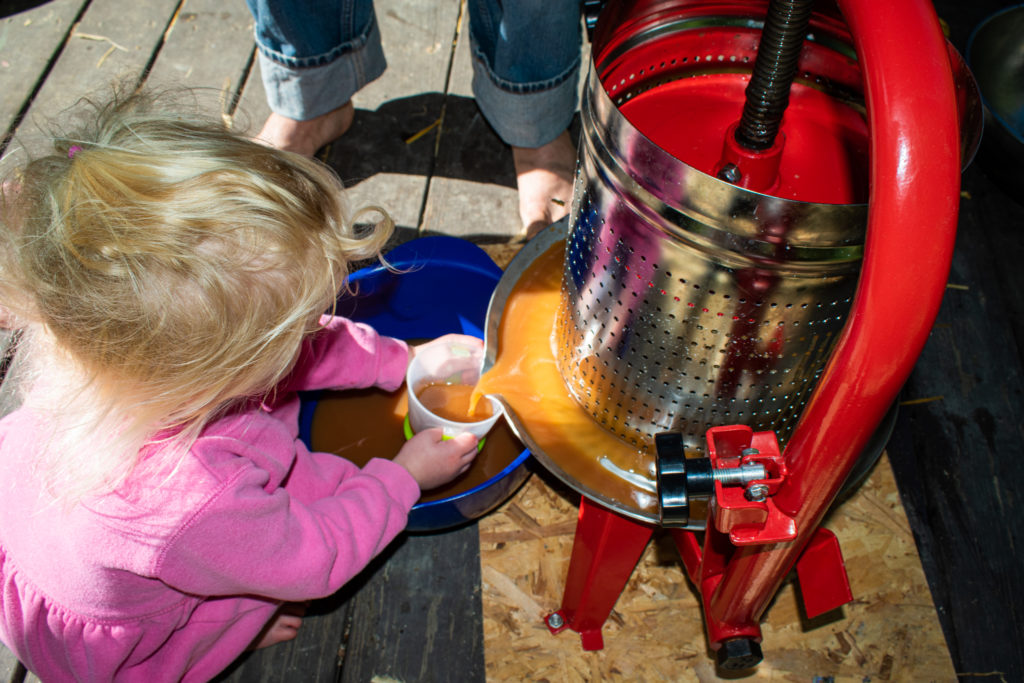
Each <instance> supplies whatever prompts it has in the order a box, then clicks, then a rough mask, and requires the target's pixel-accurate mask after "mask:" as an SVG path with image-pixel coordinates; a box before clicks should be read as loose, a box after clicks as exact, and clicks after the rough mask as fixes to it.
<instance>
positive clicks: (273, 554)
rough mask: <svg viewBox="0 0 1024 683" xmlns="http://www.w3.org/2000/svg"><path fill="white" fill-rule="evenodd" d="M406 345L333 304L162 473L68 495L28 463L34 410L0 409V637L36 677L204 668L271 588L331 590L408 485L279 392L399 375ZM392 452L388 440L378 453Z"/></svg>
mask: <svg viewBox="0 0 1024 683" xmlns="http://www.w3.org/2000/svg"><path fill="white" fill-rule="evenodd" d="M407 354H408V350H407V347H406V345H405V344H404V343H403V342H401V341H398V340H395V339H390V338H387V337H381V336H378V335H377V334H376V333H375V332H374V331H373V330H372V329H370V328H369V327H366V326H364V325H357V324H355V323H352V322H350V321H347V320H344V319H342V318H332V319H330V322H329V324H328V329H327V330H325V331H324V332H322V333H320V334H318V335H316V336H315V337H314V338H313V340H312V342H311V343H309V344H308V345H307V346H306V347H305V348H304V349H303V353H302V356H301V358H300V361H299V365H298V367H297V368H296V370H295V372H294V373H293V374H292V375H291V376H290V378H289V380H288V381H287V382H286V384H287V385H288V387H287V389H288V390H290V393H287V392H285V393H279V395H278V398H277V401H276V403H275V405H273V406H269V407H268V406H263V407H262V408H253V409H250V410H245V411H238V412H236V413H234V414H230V415H228V416H226V417H224V418H222V419H219V420H217V421H216V422H214V423H213V424H211V425H209V427H208V428H207V429H206V430H205V431H204V432H203V434H202V436H201V437H200V438H199V439H198V441H197V442H196V444H195V446H194V447H193V448H192V452H191V457H189V458H186V460H185V462H184V463H183V464H182V465H181V467H180V468H179V469H178V470H177V471H176V472H175V473H174V475H173V478H171V479H170V480H167V479H166V477H161V478H159V479H158V480H157V479H154V480H152V481H145V480H143V481H139V479H140V477H135V478H134V480H133V481H132V482H131V484H130V485H129V486H125V487H123V489H122V490H120V491H118V492H117V493H115V494H110V495H105V496H102V497H97V498H92V499H88V500H87V502H85V503H82V504H78V505H75V506H74V507H72V508H70V509H67V506H62V505H60V504H56V505H55V504H52V501H51V500H49V499H48V497H47V496H46V494H45V493H44V492H43V491H41V487H40V483H39V480H38V477H37V476H36V474H35V472H34V469H33V458H32V457H31V453H32V450H33V448H34V447H35V445H36V444H37V443H39V440H40V439H41V438H45V435H46V434H47V429H46V427H45V425H44V424H42V419H43V418H42V417H41V416H39V415H34V414H32V413H31V412H29V411H27V410H19V411H16V412H14V413H12V414H10V415H8V416H7V417H5V418H4V419H3V420H2V421H0V491H2V493H0V501H2V503H0V587H2V593H0V637H2V640H3V642H4V643H6V644H7V645H8V647H10V648H11V650H13V651H14V653H15V654H16V655H17V656H18V658H19V659H20V660H21V661H22V662H23V663H24V664H25V665H26V666H27V667H28V669H29V670H31V671H33V672H34V673H36V674H37V675H38V676H39V677H40V678H41V679H42V680H44V681H47V682H49V681H70V680H81V681H104V680H112V679H116V680H120V681H145V682H146V683H152V682H153V681H170V680H185V681H205V680H208V679H210V678H211V677H213V676H214V675H216V674H217V673H219V672H220V671H221V670H223V669H224V668H225V667H227V666H228V665H229V664H230V663H231V662H232V661H233V660H234V659H235V658H236V657H238V655H239V654H241V653H242V651H243V650H244V649H245V647H246V646H247V645H248V644H249V643H250V642H251V641H252V640H253V638H254V637H255V636H256V635H257V633H258V632H259V631H260V630H261V629H262V628H263V626H264V625H265V624H266V623H267V622H268V620H269V619H270V618H271V616H272V615H273V613H274V612H275V610H276V609H277V607H278V605H279V604H280V603H281V602H282V601H299V600H308V599H312V598H318V597H323V596H327V595H330V594H332V593H334V592H335V591H337V590H338V588H339V587H341V585H342V584H344V583H345V582H346V581H348V580H349V579H350V578H351V577H352V576H353V575H355V574H356V573H357V572H359V570H361V569H362V568H363V567H364V566H366V564H367V563H368V562H369V561H370V559H371V558H373V557H374V555H376V554H377V553H379V552H380V551H381V550H382V549H383V548H384V547H385V546H386V545H387V544H388V543H389V542H390V541H391V540H392V539H393V538H394V537H395V536H396V535H397V534H398V533H399V532H400V531H401V530H402V528H403V527H404V526H405V523H406V517H407V515H408V512H409V510H410V509H411V507H412V505H413V504H414V503H415V502H416V500H417V499H418V498H419V493H420V492H419V487H418V486H417V484H416V481H415V480H414V479H413V478H412V476H411V475H410V474H409V473H408V472H407V471H406V470H405V469H404V468H402V467H401V466H399V465H396V464H394V463H392V462H391V461H390V460H387V459H374V460H371V461H370V462H369V463H368V464H367V465H366V467H364V468H363V469H362V470H360V469H359V468H357V467H356V466H355V465H353V464H352V463H350V462H348V461H346V460H344V459H343V458H340V457H337V456H335V455H330V454H324V453H311V452H309V450H307V449H306V447H305V446H304V445H303V444H302V442H301V441H299V440H298V438H297V435H298V414H299V401H298V398H297V396H296V394H295V393H294V390H299V389H318V388H327V387H334V388H352V387H365V386H372V385H376V386H380V387H382V388H385V389H389V390H392V389H396V388H398V387H399V386H400V385H401V383H402V380H403V377H404V373H405V369H406V365H407V358H408V355H407ZM381 455H382V456H384V457H390V456H392V455H394V454H392V453H382V454H381Z"/></svg>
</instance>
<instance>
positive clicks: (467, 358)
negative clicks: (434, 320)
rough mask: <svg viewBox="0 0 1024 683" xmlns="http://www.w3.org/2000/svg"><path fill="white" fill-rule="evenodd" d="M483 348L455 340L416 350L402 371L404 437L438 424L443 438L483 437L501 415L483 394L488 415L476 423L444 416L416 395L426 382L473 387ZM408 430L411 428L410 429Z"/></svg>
mask: <svg viewBox="0 0 1024 683" xmlns="http://www.w3.org/2000/svg"><path fill="white" fill-rule="evenodd" d="M483 359H484V350H483V347H482V346H469V345H467V344H464V343H462V342H458V341H445V342H436V343H433V344H430V345H428V346H425V347H424V348H422V349H420V350H418V351H417V353H416V355H415V356H414V357H413V359H412V362H411V363H409V369H408V370H407V371H406V374H405V385H406V391H407V392H408V394H409V418H408V424H407V429H406V436H412V434H414V433H416V432H420V431H423V430H424V429H430V428H431V427H441V428H442V429H443V430H444V436H445V438H451V437H453V436H456V435H458V434H461V433H463V432H471V433H473V434H474V435H476V437H477V439H480V441H481V443H482V442H483V438H484V436H485V435H486V434H487V432H489V431H490V430H491V427H493V426H494V423H496V422H497V421H498V418H500V417H501V415H502V412H503V409H502V406H501V404H500V403H499V402H498V401H497V400H495V399H493V398H491V397H490V396H484V397H483V398H482V399H481V400H486V401H490V402H491V410H492V414H491V416H490V417H489V418H487V419H486V420H480V421H478V422H460V421H455V420H449V419H446V418H444V417H442V416H440V415H437V414H435V413H433V412H431V411H430V410H428V409H427V408H426V406H424V405H423V403H422V402H421V401H420V399H419V397H418V396H417V395H416V393H417V391H419V390H421V389H422V388H423V387H424V386H425V385H428V384H466V385H469V386H475V385H476V383H477V380H478V379H480V368H481V366H482V365H483ZM410 430H411V431H410Z"/></svg>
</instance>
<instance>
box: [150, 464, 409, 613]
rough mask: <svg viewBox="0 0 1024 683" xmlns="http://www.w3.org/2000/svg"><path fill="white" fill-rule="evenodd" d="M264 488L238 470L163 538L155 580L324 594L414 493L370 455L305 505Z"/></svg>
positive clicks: (393, 529)
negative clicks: (172, 533)
mask: <svg viewBox="0 0 1024 683" xmlns="http://www.w3.org/2000/svg"><path fill="white" fill-rule="evenodd" d="M267 482H268V474H267V472H265V471H263V470H261V469H260V468H258V467H255V466H249V467H245V468H243V469H241V470H240V471H239V473H238V474H237V476H235V477H233V478H232V479H231V480H229V481H228V482H226V483H225V485H224V486H223V487H222V489H221V490H220V491H219V492H218V494H217V495H216V496H214V497H213V498H212V499H211V501H210V502H209V503H208V504H207V505H206V506H205V507H204V508H203V509H202V510H200V511H199V512H198V513H197V514H196V515H195V516H194V517H193V518H192V519H191V520H190V521H189V522H188V523H187V524H186V525H185V526H184V527H183V529H182V530H181V531H180V532H179V533H178V534H177V535H176V536H175V537H174V538H173V539H172V540H171V542H170V543H169V544H168V546H167V548H166V549H165V551H164V552H163V553H162V554H161V557H160V558H159V559H158V563H157V567H156V574H157V576H158V577H159V578H160V579H161V580H163V581H165V582H166V583H168V584H169V585H171V586H173V587H175V588H177V589H179V590H182V591H185V592H189V593H195V594H198V595H240V594H256V595H263V596H266V597H270V598H275V599H278V600H285V601H297V600H309V599H314V598H319V597H324V596H327V595H330V594H332V593H334V592H335V591H337V590H338V589H339V588H340V587H341V586H342V585H343V584H344V583H345V582H346V581H348V580H349V579H350V578H352V577H353V576H354V575H355V574H357V573H358V572H359V571H360V570H361V569H362V568H363V567H365V566H366V565H367V563H369V561H370V560H371V559H372V558H373V557H374V556H375V555H377V554H378V553H379V552H380V551H381V550H383V549H384V548H385V546H387V545H388V543H390V542H391V540H392V539H394V537H395V536H397V535H398V533H399V532H400V531H401V530H402V529H403V528H404V527H405V523H406V519H407V516H408V513H409V510H410V509H411V508H412V506H413V504H414V503H415V502H416V500H417V499H418V498H419V494H420V492H419V487H418V486H417V485H416V482H415V480H414V479H413V478H412V477H411V475H409V473H408V472H407V471H406V470H405V469H404V468H403V467H401V466H400V465H396V464H394V463H393V462H391V461H388V460H379V459H374V460H371V461H370V462H369V463H367V465H366V466H365V467H364V468H363V469H362V470H359V469H358V468H357V467H356V466H355V465H351V472H350V473H349V476H347V477H346V478H344V480H343V481H341V482H340V483H339V485H338V488H337V490H336V491H335V493H334V495H331V496H328V497H324V498H320V499H319V500H315V501H312V502H303V501H301V500H299V497H296V496H293V495H291V494H290V493H289V492H288V491H287V490H286V489H282V488H275V489H273V490H271V491H269V492H268V491H267V490H266V489H265V488H264V487H265V486H266V485H267ZM300 497H301V496H300Z"/></svg>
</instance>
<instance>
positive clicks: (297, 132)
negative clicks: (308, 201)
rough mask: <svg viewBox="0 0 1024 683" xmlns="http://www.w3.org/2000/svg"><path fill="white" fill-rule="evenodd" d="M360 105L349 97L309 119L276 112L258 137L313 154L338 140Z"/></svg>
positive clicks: (291, 149)
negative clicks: (300, 119)
mask: <svg viewBox="0 0 1024 683" xmlns="http://www.w3.org/2000/svg"><path fill="white" fill-rule="evenodd" d="M355 114H356V108H355V106H354V105H353V104H352V101H351V100H349V101H348V102H346V103H345V104H343V105H341V106H340V107H338V108H337V109H335V110H333V111H329V112H327V113H326V114H321V115H320V116H317V117H316V118H312V119H308V120H306V121H296V120H295V119H290V118H288V117H287V116H281V115H280V114H277V113H272V114H271V115H270V116H269V117H268V118H267V120H266V122H265V123H264V124H263V130H261V131H260V132H259V134H258V135H257V136H256V139H257V140H259V141H260V142H263V143H265V144H267V145H270V146H271V147H277V148H278V149H283V150H286V151H288V152H296V153H297V154H302V155H303V156H307V157H311V156H313V155H314V154H316V151H317V150H318V149H320V148H321V147H323V146H324V145H326V144H327V143H328V142H333V141H334V140H337V139H338V138H340V137H341V136H342V135H344V134H345V131H347V130H348V129H349V127H351V126H352V119H354V118H355Z"/></svg>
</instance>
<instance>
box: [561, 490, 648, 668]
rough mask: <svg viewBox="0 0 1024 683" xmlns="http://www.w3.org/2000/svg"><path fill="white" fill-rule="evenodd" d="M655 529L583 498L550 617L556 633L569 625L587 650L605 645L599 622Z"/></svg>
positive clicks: (612, 604)
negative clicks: (558, 597)
mask: <svg viewBox="0 0 1024 683" xmlns="http://www.w3.org/2000/svg"><path fill="white" fill-rule="evenodd" d="M653 532H654V527H653V526H652V525H647V524H641V523H640V522H636V521H634V520H631V519H629V518H627V517H623V516H622V515H619V514H616V513H614V512H611V511H610V510H608V509H606V508H604V507H602V506H600V505H598V504H597V503H594V502H592V501H590V500H588V499H587V498H583V499H582V500H581V501H580V513H579V519H578V521H577V522H576V537H575V539H574V540H573V544H572V557H571V558H570V559H569V574H568V576H567V578H566V580H565V584H566V586H565V592H564V593H563V594H562V607H561V608H560V609H559V610H558V611H557V612H555V613H554V614H553V615H549V616H548V618H547V624H548V628H549V629H550V630H551V631H552V632H553V633H558V632H560V631H564V630H565V629H567V628H571V629H572V630H573V631H576V632H577V633H579V634H580V639H581V641H582V643H583V649H584V650H600V649H601V648H603V647H604V639H603V638H602V636H601V626H603V625H604V622H605V620H607V619H608V615H609V614H611V612H612V608H613V607H615V601H616V600H618V599H619V594H620V593H622V589H623V588H625V586H626V582H627V581H628V580H629V576H630V574H632V573H633V569H634V568H635V567H636V563H637V562H639V561H640V556H641V555H643V552H644V548H645V547H646V546H647V542H648V541H649V540H650V538H651V534H652V533H653Z"/></svg>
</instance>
